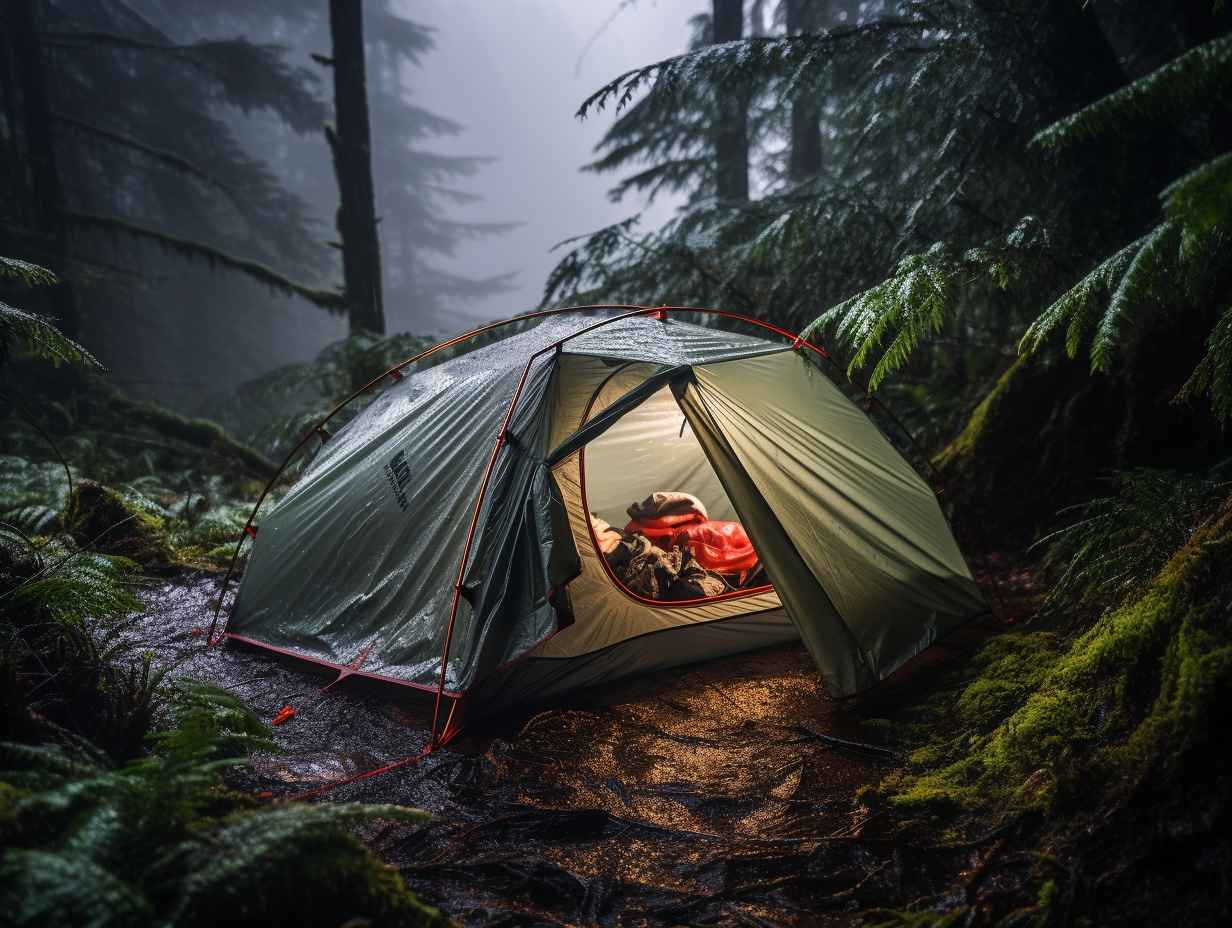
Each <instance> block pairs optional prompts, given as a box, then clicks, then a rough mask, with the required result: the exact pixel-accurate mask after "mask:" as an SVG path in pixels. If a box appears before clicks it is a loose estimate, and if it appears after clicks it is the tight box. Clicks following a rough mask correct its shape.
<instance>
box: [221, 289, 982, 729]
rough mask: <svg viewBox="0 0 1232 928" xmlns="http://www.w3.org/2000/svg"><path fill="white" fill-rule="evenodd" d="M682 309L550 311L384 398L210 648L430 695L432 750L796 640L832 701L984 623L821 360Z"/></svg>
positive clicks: (931, 528)
mask: <svg viewBox="0 0 1232 928" xmlns="http://www.w3.org/2000/svg"><path fill="white" fill-rule="evenodd" d="M688 312H693V311H692V310H685V309H675V308H672V309H670V310H668V309H660V310H657V311H651V310H649V309H647V310H645V311H639V312H635V313H625V314H621V315H618V316H608V317H606V318H599V319H596V318H595V317H594V316H587V315H584V314H581V313H571V312H561V313H558V314H547V315H546V316H545V318H544V319H543V320H542V321H541V322H539V324H538V325H536V326H535V327H534V328H531V329H529V330H526V331H521V332H519V333H518V334H515V335H512V336H509V337H507V338H504V339H502V340H500V341H497V342H495V343H492V344H489V345H486V346H484V347H482V348H478V349H476V350H473V351H470V352H469V353H466V354H463V355H461V356H459V357H457V358H454V359H453V360H450V361H447V362H445V363H442V364H439V365H437V366H434V367H429V368H427V369H424V370H420V371H418V372H414V373H410V374H409V375H408V376H406V377H405V378H401V379H398V380H397V381H396V382H390V383H389V385H388V386H387V387H385V389H383V391H382V392H381V393H380V394H379V395H377V396H376V397H375V399H374V400H373V401H372V402H371V403H370V404H369V405H368V406H367V408H365V409H364V410H363V412H361V413H360V414H359V415H358V416H357V417H356V418H354V419H353V420H352V421H351V422H349V423H348V424H347V425H346V426H345V427H344V428H342V429H341V430H339V431H338V433H337V434H336V435H333V436H332V437H331V438H329V440H328V441H327V442H326V443H325V444H324V445H323V446H322V447H321V449H320V451H319V453H318V454H317V456H316V458H315V459H314V460H313V461H312V462H311V464H310V465H309V466H308V467H307V468H306V470H305V472H304V473H303V475H302V476H301V477H300V479H299V480H298V481H297V482H296V484H295V485H294V486H293V487H292V488H291V489H290V490H289V492H288V493H287V494H286V495H285V496H284V497H283V498H282V499H281V500H280V501H279V502H278V504H277V506H276V508H275V509H274V510H273V511H272V512H271V513H270V514H269V515H268V516H267V517H266V518H265V519H264V521H263V523H262V525H261V527H260V535H259V540H258V541H257V542H255V545H254V549H253V551H252V555H251V558H250V560H249V564H248V567H247V570H246V572H245V575H244V577H243V581H242V584H241V587H240V590H239V593H238V596H237V598H236V604H235V607H234V610H233V614H232V617H231V619H230V621H229V623H228V626H227V636H228V637H230V638H233V639H236V640H238V641H242V642H246V643H249V644H254V645H259V646H262V647H266V648H270V649H273V650H275V651H279V652H281V653H284V654H289V655H293V656H296V657H300V658H304V659H307V660H311V661H315V662H317V663H319V664H324V665H327V666H329V667H332V668H335V669H337V670H339V671H342V672H346V673H358V674H361V675H365V676H371V677H375V678H379V679H384V680H389V681H393V682H396V683H400V684H405V685H408V686H411V687H416V688H420V689H424V690H430V691H433V692H437V691H438V690H439V691H440V693H441V696H442V697H443V698H444V699H446V700H449V701H451V705H450V717H451V719H453V721H452V722H451V724H450V726H449V728H448V733H452V732H453V731H456V730H457V727H458V725H459V724H460V723H461V721H462V720H463V719H465V718H474V717H475V716H477V715H482V714H485V713H490V712H492V711H495V710H498V709H503V708H507V707H509V706H511V705H515V704H518V703H525V702H529V701H537V700H542V699H545V698H547V697H550V696H555V695H558V694H560V693H563V692H566V691H568V690H571V689H575V688H578V687H583V686H589V685H593V684H596V683H599V682H602V681H607V680H612V679H615V678H617V677H622V676H627V675H630V674H635V673H645V672H650V671H654V670H659V669H663V668H666V667H671V666H674V665H678V664H683V663H688V662H693V661H699V660H705V659H708V658H713V657H717V656H720V655H725V654H731V653H735V652H739V651H744V650H750V649H754V648H761V647H765V646H767V645H771V644H775V643H780V642H785V641H792V640H796V639H800V640H802V641H803V643H804V645H805V646H806V647H807V648H808V650H809V652H810V654H811V655H812V657H813V659H814V660H815V661H816V663H817V666H818V668H819V670H820V672H821V675H822V677H823V679H824V681H825V684H826V686H827V688H828V690H829V692H830V693H831V694H832V695H835V696H842V695H848V694H853V693H857V692H860V691H862V690H864V689H866V688H868V687H870V686H872V685H873V684H875V683H876V682H878V681H879V680H881V679H884V678H885V677H886V676H887V675H889V674H890V673H892V672H893V671H894V670H895V669H896V668H897V667H899V666H901V665H902V664H903V663H904V662H905V661H907V660H908V659H910V658H911V657H912V656H914V655H915V654H917V653H918V652H919V651H921V650H922V649H923V648H925V647H927V646H928V645H929V644H931V643H932V642H933V641H935V640H936V639H937V638H938V637H940V636H941V635H943V634H945V633H946V632H947V631H949V630H950V629H952V628H954V627H956V626H958V625H960V624H962V623H964V622H966V621H967V620H968V619H970V618H972V617H974V616H975V615H978V614H980V613H982V612H986V611H987V607H986V604H985V602H984V599H983V597H982V595H981V594H980V592H979V590H978V588H977V586H976V584H975V582H974V581H973V579H972V577H971V573H970V571H969V569H968V567H967V565H966V563H965V561H964V560H963V557H962V554H961V553H960V551H959V549H958V545H957V543H956V542H955V540H954V538H953V535H952V534H951V532H950V529H949V526H948V525H947V523H946V521H945V518H944V516H943V514H942V512H941V509H940V506H939V505H938V503H937V500H936V498H935V497H934V496H933V493H932V491H931V490H930V489H929V487H928V485H927V484H926V483H925V482H924V480H923V479H921V477H920V476H919V475H918V474H917V473H916V472H915V470H914V469H913V468H912V467H911V465H910V464H908V462H907V461H906V460H905V459H904V458H903V457H902V456H901V455H900V454H899V453H898V451H897V450H896V449H895V448H894V447H893V446H892V445H891V443H890V442H889V441H888V440H887V439H886V437H885V436H884V435H883V434H882V433H881V432H880V430H879V429H878V428H877V427H876V426H875V425H874V424H873V423H872V421H870V419H869V418H868V417H867V416H866V415H865V414H864V412H862V411H861V410H860V409H859V408H857V406H856V405H854V404H853V403H852V402H851V401H849V400H848V399H847V397H846V396H845V395H844V394H843V392H842V391H841V390H840V389H839V388H838V387H837V386H835V384H834V383H833V382H832V381H831V380H830V379H829V378H828V377H827V376H826V374H825V373H824V371H822V370H821V369H820V368H819V366H818V364H817V363H816V360H815V356H814V355H813V351H816V349H814V348H813V346H811V345H809V344H808V343H807V342H802V340H801V339H799V338H796V339H794V340H793V341H789V342H781V341H770V340H767V339H763V338H758V337H751V336H747V335H740V334H734V333H732V332H728V331H723V330H719V329H716V328H711V327H708V326H702V325H696V324H692V323H689V322H685V321H682V320H681V319H680V318H678V316H680V315H684V314H686V313H688ZM809 349H812V351H810V350H809ZM438 698H439V697H438ZM453 710H457V711H456V712H454V711H453Z"/></svg>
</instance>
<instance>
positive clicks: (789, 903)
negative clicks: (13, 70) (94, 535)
mask: <svg viewBox="0 0 1232 928" xmlns="http://www.w3.org/2000/svg"><path fill="white" fill-rule="evenodd" d="M216 595H217V581H216V579H214V578H212V577H207V578H202V577H200V576H191V577H185V578H181V579H176V580H173V581H167V582H163V583H161V584H159V585H158V586H156V587H153V588H151V589H150V590H149V591H147V593H146V595H145V600H146V602H147V603H148V606H149V609H148V611H147V612H146V613H145V614H144V615H143V616H141V617H140V618H139V619H138V620H136V624H135V625H134V626H133V628H132V634H133V635H134V636H136V637H138V638H139V639H140V640H141V643H142V646H143V647H146V648H149V649H151V650H153V651H154V652H155V653H156V655H157V658H156V659H157V660H158V661H159V662H166V663H173V664H175V666H176V670H175V672H174V673H175V675H176V676H187V677H194V678H196V679H202V680H208V681H210V682H212V683H215V684H218V685H220V686H223V687H225V688H227V689H228V690H230V691H232V692H234V693H236V694H237V695H239V696H241V697H242V698H243V699H245V700H246V701H247V702H248V703H249V704H250V705H251V706H252V707H253V708H254V709H255V711H256V712H257V713H258V714H259V715H261V716H262V717H264V718H265V719H267V720H269V719H272V718H273V717H274V716H275V714H276V713H277V712H278V711H279V709H281V708H282V707H283V706H284V705H291V706H293V707H294V708H295V709H296V715H295V716H294V717H293V718H292V719H291V720H290V721H289V722H287V723H286V724H283V725H281V726H279V727H278V728H276V729H275V732H276V735H277V740H278V742H279V743H280V745H281V746H282V748H283V753H281V754H278V755H270V756H258V757H256V758H255V759H254V764H253V766H252V768H251V769H250V770H248V771H247V772H245V773H243V774H242V775H240V776H238V777H237V778H236V779H235V780H234V785H235V786H237V787H239V788H241V789H245V790H249V791H252V792H254V793H265V794H269V795H272V796H273V797H275V798H278V797H283V796H290V795H294V794H297V793H301V792H304V791H307V790H310V789H312V788H314V787H318V786H321V785H323V784H326V783H330V782H332V781H336V780H340V779H343V778H346V777H349V776H352V775H355V774H357V773H360V772H363V771H367V770H370V769H372V768H375V767H378V766H381V765H382V764H385V763H388V762H390V761H393V760H397V759H399V758H402V757H405V756H408V755H413V754H416V753H417V752H419V751H420V750H421V749H422V748H423V745H424V743H425V741H426V738H427V726H428V714H429V712H430V709H431V704H430V699H429V698H425V697H424V696H423V695H422V694H418V693H410V692H406V691H403V690H401V689H399V688H397V687H392V686H381V685H379V684H374V683H371V682H369V681H364V680H362V679H357V678H355V677H351V678H349V679H347V680H346V681H345V682H344V683H342V684H340V685H339V686H336V687H332V688H330V689H328V690H324V691H323V687H325V685H326V684H327V683H329V682H330V680H331V679H332V674H329V675H322V673H320V672H317V671H316V670H315V669H313V668H311V667H309V666H306V665H303V664H300V663H295V662H290V661H286V660H283V659H280V658H277V657H273V656H270V655H268V654H266V653H265V652H261V651H256V650H253V649H249V648H244V647H242V646H236V645H226V646H221V647H207V646H206V645H205V643H204V636H203V635H202V634H201V630H202V629H204V628H208V626H209V620H210V617H211V615H212V611H213V609H212V603H213V600H214V597H215V596H216ZM822 736H838V737H840V738H846V739H850V740H855V741H868V740H870V736H869V735H868V734H867V733H864V732H861V730H860V728H859V725H858V721H857V720H856V719H855V718H854V717H853V716H852V715H850V714H848V713H847V712H846V711H845V710H844V708H843V706H842V704H840V703H836V702H834V701H832V700H830V699H829V698H828V697H826V695H825V694H824V692H823V691H822V690H821V687H820V684H819V683H818V681H817V674H816V670H815V667H814V665H813V663H812V661H811V660H810V659H809V657H808V655H807V653H806V652H805V651H804V649H803V648H802V647H800V646H785V647H778V648H773V649H769V650H765V651H760V652H756V653H752V654H746V655H738V656H735V657H732V658H727V659H723V660H717V661H711V662H709V663H706V664H701V665H694V666H691V667H683V668H678V669H676V670H675V671H671V672H666V673H661V674H657V675H654V676H652V677H646V678H639V679H634V680H630V681H625V682H622V683H620V684H614V685H610V686H608V687H606V688H602V689H597V690H592V691H588V692H586V693H584V694H582V695H580V696H575V697H573V698H571V699H570V700H569V701H568V702H567V703H561V704H557V705H553V706H550V707H546V708H545V707H539V708H538V709H537V710H535V711H533V712H529V713H524V714H520V715H509V716H507V717H504V718H501V719H497V720H495V721H493V722H491V723H488V724H487V725H486V727H485V728H484V729H482V730H478V731H473V732H469V733H468V734H467V735H466V736H465V737H462V738H459V739H458V740H456V741H455V742H453V743H452V744H451V745H450V746H449V747H448V748H447V749H445V750H443V751H441V752H439V753H437V754H434V755H432V756H430V757H427V758H425V759H424V760H423V761H421V762H419V763H416V764H411V765H408V766H405V767H402V768H399V769H397V770H394V771H391V772H388V773H385V774H383V775H381V776H379V777H375V778H372V779H368V780H364V781H361V782H357V783H353V784H350V785H347V786H343V787H341V788H338V789H335V790H333V791H331V792H329V793H327V794H326V795H324V796H322V797H320V798H319V799H315V800H313V801H328V802H337V801H359V802H371V801H381V802H399V803H405V804H408V805H413V806H417V807H420V808H423V809H426V810H428V811H429V812H431V813H433V814H434V816H435V818H434V819H433V820H432V821H431V822H429V823H427V824H424V825H419V826H403V825H398V826H392V825H391V826H389V827H387V828H374V829H369V831H368V832H367V833H366V834H365V838H366V840H367V841H368V842H369V844H370V845H371V846H373V847H374V848H375V849H376V850H377V851H378V852H379V853H380V854H381V855H382V856H383V857H384V858H385V859H386V860H388V861H390V862H391V863H392V864H394V865H395V866H397V867H398V869H399V870H400V871H401V872H402V874H403V876H404V878H405V879H406V880H407V882H408V883H409V884H410V885H411V886H412V888H414V889H415V890H416V892H418V893H419V894H420V896H421V897H422V898H424V899H425V900H426V901H430V902H433V903H435V904H437V905H440V906H441V907H442V908H443V909H444V910H445V911H446V912H448V913H449V914H450V915H452V916H453V917H454V918H456V919H457V920H459V921H460V922H463V923H465V924H484V925H490V924H557V923H571V924H576V923H595V922H600V923H611V922H621V923H637V922H673V923H688V924H756V925H768V924H843V923H846V922H848V921H849V920H850V918H851V913H852V912H854V911H856V910H859V909H863V908H867V907H868V906H869V905H877V904H883V903H888V902H895V901H901V900H902V899H903V898H904V894H905V893H907V892H908V890H907V889H905V888H904V886H903V882H904V876H903V874H904V872H905V868H906V869H907V870H910V871H911V875H912V877H913V880H914V879H918V878H920V876H921V874H923V876H924V877H925V878H926V877H927V873H926V872H924V871H926V870H927V869H928V868H927V867H924V868H923V869H922V870H921V869H920V867H915V866H914V865H913V862H912V860H911V859H910V857H911V852H910V850H909V849H904V848H902V847H899V846H896V845H892V844H891V843H890V842H889V841H888V840H886V839H882V838H879V837H877V835H876V834H875V832H876V819H877V817H878V816H877V814H876V813H875V812H870V811H869V810H868V809H866V808H863V807H860V806H859V805H858V804H857V803H856V802H855V801H854V798H853V797H854V795H855V793H856V790H857V789H858V788H859V787H860V786H861V785H863V784H866V783H871V782H875V781H876V780H878V779H879V778H880V777H881V776H882V775H883V774H884V773H885V772H886V770H887V769H888V766H887V764H888V763H890V761H887V759H886V758H885V757H881V756H878V755H876V754H871V753H867V752H861V751H858V750H853V749H848V748H844V747H842V746H837V745H835V744H834V743H832V742H827V741H826V740H825V738H824V737H822ZM870 826H871V827H870ZM917 871H919V872H917Z"/></svg>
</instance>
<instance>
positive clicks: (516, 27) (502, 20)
mask: <svg viewBox="0 0 1232 928" xmlns="http://www.w3.org/2000/svg"><path fill="white" fill-rule="evenodd" d="M708 6H709V4H708V3H707V2H706V0H636V2H634V3H631V4H629V5H627V6H625V7H623V8H622V4H621V0H406V3H405V11H406V15H407V16H409V17H410V18H412V19H415V20H417V21H419V22H422V23H425V24H428V25H431V26H433V27H435V28H436V30H437V32H436V41H437V47H436V50H435V51H434V52H432V53H431V54H429V55H428V56H426V57H425V58H424V61H423V67H422V68H421V69H419V71H418V72H417V73H416V74H415V75H414V77H415V81H416V83H415V87H414V90H415V102H416V103H417V104H419V105H421V106H425V107H427V108H428V109H430V110H433V111H435V112H437V113H439V114H440V115H442V116H448V117H449V118H451V119H455V120H457V121H458V122H460V123H462V124H463V125H464V126H466V131H464V132H463V133H462V134H461V135H459V136H458V137H456V138H452V139H438V140H435V141H434V142H433V143H432V145H431V146H430V147H431V148H432V149H434V150H437V151H441V152H444V153H447V154H480V155H494V156H497V157H498V158H499V160H498V161H497V162H496V163H494V164H492V165H489V166H488V167H486V168H484V169H483V170H482V172H481V173H480V174H479V175H478V176H477V177H475V178H472V179H471V180H469V181H467V182H466V184H465V186H466V189H467V190H469V191H471V192H474V193H477V194H479V195H481V196H483V197H484V199H483V201H482V202H480V203H477V204H475V205H472V206H467V207H462V208H458V209H457V212H456V214H455V216H454V218H457V219H473V220H510V221H519V222H522V223H524V224H523V225H522V226H520V227H519V228H517V229H515V230H514V231H512V232H510V233H508V234H507V235H504V236H501V237H498V238H492V239H489V240H487V241H483V242H476V243H468V244H465V245H463V246H462V248H461V249H460V250H459V253H458V256H457V258H456V260H454V261H452V262H449V263H448V265H447V266H448V267H449V269H450V270H456V271H457V272H459V273H464V274H467V275H473V276H484V275H487V274H495V273H499V272H502V271H517V272H518V276H517V279H516V289H514V290H513V291H511V292H509V293H506V294H502V295H499V296H496V297H492V298H489V299H486V300H482V301H479V302H477V303H475V304H474V305H473V306H472V307H471V313H470V315H472V316H473V317H476V318H482V319H492V318H497V317H503V316H508V315H513V314H515V313H518V312H522V311H524V310H527V309H531V308H533V307H534V306H535V305H536V304H537V303H538V302H539V300H540V298H541V296H542V293H543V282H544V280H545V278H546V276H547V273H548V270H549V269H550V268H551V267H552V266H553V264H554V263H555V259H554V256H553V255H552V254H550V252H549V250H550V249H551V247H552V246H553V245H555V244H556V243H557V242H559V241H561V240H562V239H565V238H568V237H570V236H573V235H578V234H580V233H583V232H588V231H591V230H593V229H597V228H600V227H602V226H604V225H608V224H609V223H612V222H615V221H617V220H619V219H623V218H625V217H627V216H629V215H630V214H632V213H635V212H637V211H638V210H639V209H640V208H641V207H642V204H641V202H640V201H639V200H638V199H636V198H631V197H626V198H625V200H624V201H623V202H621V203H611V202H609V200H608V198H607V195H606V192H607V190H608V189H609V188H610V187H611V186H612V185H613V183H614V181H615V178H614V177H612V176H609V175H595V174H590V173H582V172H580V171H579V170H578V169H579V168H580V167H581V166H582V165H583V164H585V163H586V162H587V161H589V160H591V158H592V148H593V146H594V144H595V143H596V142H597V141H598V140H599V138H600V137H601V136H602V134H603V132H604V130H605V129H606V128H607V127H608V126H609V125H611V120H612V116H611V114H610V111H609V112H605V113H601V114H599V115H598V116H592V117H591V118H589V119H587V120H586V121H584V122H583V121H579V120H578V119H576V118H575V117H574V113H575V112H576V111H577V107H578V104H579V103H580V102H581V101H582V100H583V99H585V97H586V96H587V95H589V94H590V93H591V92H592V91H593V90H595V89H596V88H597V87H599V86H600V85H601V84H603V83H604V82H605V81H607V80H608V79H610V78H612V77H615V76H616V75H617V74H619V73H621V72H623V71H626V70H628V69H630V68H633V67H636V66H638V65H642V64H647V63H649V62H651V61H656V60H658V59H660V58H665V57H668V56H669V55H673V54H677V53H679V52H681V51H683V50H684V46H685V43H686V42H687V40H688V25H687V24H688V20H689V18H690V17H692V16H693V15H694V14H696V13H698V12H701V11H702V10H704V9H706V8H708ZM614 13H615V14H616V15H615V17H614V18H613V14H614ZM608 20H611V21H610V23H608ZM605 23H608V24H607V26H606V28H603V27H604V24H605ZM600 29H602V30H603V31H602V34H600V35H599V36H598V38H594V37H595V35H596V33H598V32H599V31H600ZM592 38H594V41H593V44H590V46H589V48H588V49H587V44H588V43H589V42H590V41H591V40H592ZM584 50H585V54H584V55H583V51H584ZM579 59H580V61H579ZM674 208H675V204H674V203H673V202H671V201H669V200H667V199H664V198H660V199H659V200H656V202H655V204H654V207H653V212H651V213H648V214H647V217H646V219H647V221H648V223H649V225H650V226H651V227H653V226H654V225H655V224H657V223H658V222H661V221H662V220H663V219H665V218H667V217H668V216H670V214H671V212H672V211H673V209H674ZM646 299H647V300H648V301H653V300H655V299H657V294H652V293H651V294H646ZM465 321H466V320H463V319H459V322H460V323H462V322H465Z"/></svg>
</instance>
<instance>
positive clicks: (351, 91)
mask: <svg viewBox="0 0 1232 928" xmlns="http://www.w3.org/2000/svg"><path fill="white" fill-rule="evenodd" d="M329 30H330V36H331V38H332V40H333V49H334V52H333V58H332V59H321V60H322V61H324V62H326V63H328V64H329V66H331V67H332V68H333V72H334V119H335V121H336V123H337V125H336V127H331V126H326V127H325V138H326V139H327V140H328V142H329V149H330V153H331V155H332V156H333V161H334V173H335V175H336V176H337V178H338V200H339V202H338V216H337V227H338V237H339V239H340V241H341V246H342V279H343V293H344V296H345V299H346V304H347V317H348V319H349V320H350V323H351V331H352V332H374V333H376V334H379V335H383V334H385V308H384V305H383V302H382V298H381V249H380V242H379V239H378V236H377V228H376V222H377V219H376V203H375V194H374V192H373V188H372V133H371V129H370V128H369V125H368V81H367V76H366V74H367V72H366V67H365V63H364V58H365V49H364V19H363V4H361V3H358V2H356V0H330V3H329Z"/></svg>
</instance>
